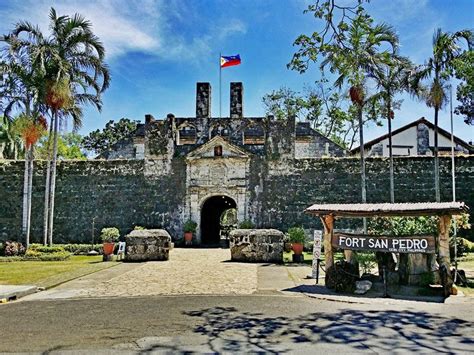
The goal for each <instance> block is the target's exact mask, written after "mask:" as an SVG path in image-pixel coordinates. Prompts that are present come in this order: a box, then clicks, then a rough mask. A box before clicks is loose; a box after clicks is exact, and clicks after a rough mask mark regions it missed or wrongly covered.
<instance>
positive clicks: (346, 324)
mask: <svg viewBox="0 0 474 355" xmlns="http://www.w3.org/2000/svg"><path fill="white" fill-rule="evenodd" d="M184 314H185V315H187V316H189V317H192V318H199V319H201V322H200V325H197V326H196V327H195V328H194V330H193V331H194V333H195V334H199V335H201V337H202V338H203V339H206V342H207V344H206V351H209V352H217V353H220V352H231V353H236V352H265V353H267V352H268V353H283V352H288V351H292V352H293V351H295V350H298V349H299V350H302V349H306V350H308V349H314V351H320V352H321V351H323V350H324V349H325V350H326V351H327V350H329V351H330V350H331V349H332V350H333V351H334V352H339V351H344V352H351V351H355V352H359V351H367V350H371V351H375V352H377V353H383V352H394V351H397V352H415V351H416V352H423V353H433V352H437V353H439V352H441V353H457V352H470V351H472V349H473V346H474V339H473V337H472V331H471V325H470V323H469V322H468V321H465V320H461V319H456V318H445V317H441V316H437V315H433V314H429V313H426V312H416V311H403V312H396V311H359V310H352V309H345V310H341V311H339V312H337V313H332V314H331V313H324V312H316V313H310V314H307V315H303V316H295V317H294V318H292V317H268V316H264V315H263V314H261V313H249V312H240V311H239V310H238V309H236V308H234V307H214V308H208V309H202V310H198V311H190V312H184ZM165 349H167V350H173V351H186V349H187V348H186V347H183V348H179V347H176V346H173V347H172V348H170V347H169V346H166V345H164V344H163V346H161V345H158V344H156V345H153V346H150V347H149V348H148V349H143V352H145V353H146V352H151V351H154V350H165ZM338 350H339V351H338Z"/></svg>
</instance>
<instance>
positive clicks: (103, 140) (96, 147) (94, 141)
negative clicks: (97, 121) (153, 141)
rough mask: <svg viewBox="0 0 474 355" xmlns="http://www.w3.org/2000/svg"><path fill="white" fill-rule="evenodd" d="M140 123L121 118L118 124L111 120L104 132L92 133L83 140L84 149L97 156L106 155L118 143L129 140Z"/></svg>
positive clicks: (96, 131)
mask: <svg viewBox="0 0 474 355" xmlns="http://www.w3.org/2000/svg"><path fill="white" fill-rule="evenodd" d="M138 122H139V121H132V120H130V119H128V118H121V119H120V120H118V121H117V122H114V121H113V120H110V121H109V122H107V123H106V125H105V127H104V128H103V129H102V130H95V131H92V132H90V133H89V134H88V135H87V136H85V137H84V138H83V139H82V146H83V147H84V149H86V150H88V151H89V152H93V153H95V154H104V153H106V152H108V151H109V150H111V149H112V147H113V145H114V144H116V143H117V142H119V141H121V140H124V139H128V138H130V137H131V136H132V134H133V133H134V132H135V130H136V128H137V123H138Z"/></svg>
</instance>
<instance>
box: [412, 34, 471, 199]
mask: <svg viewBox="0 0 474 355" xmlns="http://www.w3.org/2000/svg"><path fill="white" fill-rule="evenodd" d="M462 40H465V41H466V43H467V46H468V49H469V50H471V47H472V45H473V44H474V35H473V32H472V31H470V30H462V31H458V32H455V33H450V32H443V31H442V30H441V29H440V28H438V29H437V30H436V31H435V33H434V35H433V55H432V57H431V58H429V59H428V61H427V62H426V63H425V64H424V65H423V66H421V67H420V68H418V69H419V70H418V71H417V73H416V74H415V75H414V76H413V81H412V85H413V88H414V89H415V90H417V89H419V87H420V85H421V83H422V82H423V81H424V80H428V79H430V80H429V81H428V83H427V89H426V90H425V91H422V92H423V94H422V95H421V97H422V98H423V100H424V101H425V102H426V105H427V106H428V107H432V108H433V109H434V149H433V155H434V177H435V199H436V201H437V202H439V201H440V200H441V193H440V185H439V157H438V116H439V110H440V109H441V108H442V107H443V106H444V104H445V103H446V102H447V97H448V95H447V90H448V86H449V85H448V83H447V81H448V80H449V79H450V78H451V76H452V75H453V69H454V64H455V61H456V59H458V58H459V57H460V56H461V55H462V54H463V49H462V47H461V46H460V44H461V41H462Z"/></svg>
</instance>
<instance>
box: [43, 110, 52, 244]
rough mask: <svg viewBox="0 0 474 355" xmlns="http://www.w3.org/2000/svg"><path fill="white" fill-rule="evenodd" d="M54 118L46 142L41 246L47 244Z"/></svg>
mask: <svg viewBox="0 0 474 355" xmlns="http://www.w3.org/2000/svg"><path fill="white" fill-rule="evenodd" d="M54 122H55V117H54V115H53V116H52V117H51V125H50V126H49V136H48V142H47V152H48V160H47V162H46V182H45V189H44V216H43V218H44V219H43V245H47V244H48V231H49V209H50V206H49V201H50V190H51V188H50V185H51V136H52V132H53V127H54Z"/></svg>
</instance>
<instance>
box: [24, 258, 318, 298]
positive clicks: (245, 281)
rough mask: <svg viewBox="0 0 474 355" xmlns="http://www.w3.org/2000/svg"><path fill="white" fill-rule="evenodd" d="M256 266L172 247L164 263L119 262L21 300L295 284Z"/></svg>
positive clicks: (240, 290) (223, 291)
mask: <svg viewBox="0 0 474 355" xmlns="http://www.w3.org/2000/svg"><path fill="white" fill-rule="evenodd" d="M260 265H261V264H246V263H236V262H230V250H229V249H174V250H172V251H171V254H170V260H169V261H165V262H163V261H161V262H160V261H157V262H146V263H123V264H121V265H118V266H116V267H113V268H110V269H107V270H103V271H100V272H97V273H95V274H92V275H88V276H85V277H81V278H79V279H76V280H74V281H71V282H67V283H65V284H63V285H60V286H58V287H55V288H54V289H51V290H48V291H43V292H40V293H37V294H35V295H30V296H28V297H26V298H24V300H38V299H52V298H82V297H118V296H122V297H133V296H152V295H248V294H252V293H255V292H257V291H258V289H259V287H258V283H259V279H260V281H261V286H262V288H261V291H262V292H271V291H275V290H284V289H287V288H292V287H294V286H296V285H295V283H294V281H293V279H292V277H291V276H290V275H289V274H288V272H287V271H286V270H284V267H283V266H261V267H259V266H260ZM260 269H261V271H259V270H260ZM305 269H307V273H309V272H310V268H309V267H305ZM305 273H306V271H305ZM259 274H261V275H260V277H259ZM282 275H283V276H282ZM270 280H272V281H271V282H270Z"/></svg>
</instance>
